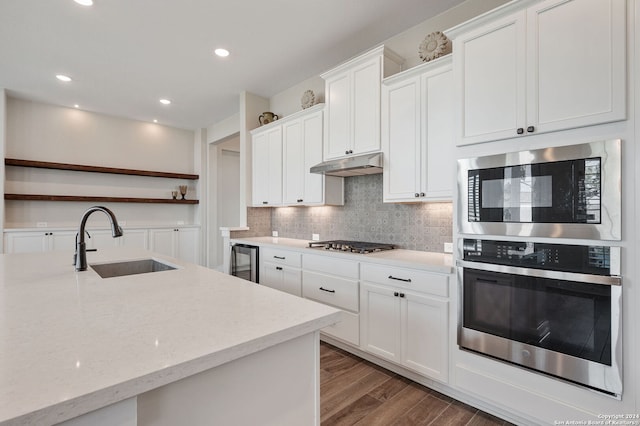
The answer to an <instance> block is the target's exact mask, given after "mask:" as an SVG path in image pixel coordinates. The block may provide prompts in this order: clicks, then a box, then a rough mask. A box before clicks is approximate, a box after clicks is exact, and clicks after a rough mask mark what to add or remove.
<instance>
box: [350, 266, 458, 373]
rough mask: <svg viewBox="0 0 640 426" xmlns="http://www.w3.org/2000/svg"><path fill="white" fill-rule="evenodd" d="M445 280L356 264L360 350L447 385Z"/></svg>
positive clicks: (446, 289) (411, 271)
mask: <svg viewBox="0 0 640 426" xmlns="http://www.w3.org/2000/svg"><path fill="white" fill-rule="evenodd" d="M447 296H448V276H446V275H442V274H434V273H428V272H424V271H419V270H412V269H408V268H395V267H386V266H380V265H373V264H362V265H361V283H360V303H361V310H360V331H361V348H362V349H363V350H365V351H367V352H370V353H372V354H375V355H377V356H379V357H381V358H384V359H387V360H389V361H392V362H394V363H397V364H399V365H402V366H403V367H406V368H408V369H411V370H413V371H415V372H417V373H420V374H422V375H424V376H426V377H429V378H432V379H435V380H439V381H442V382H447V381H448V368H449V364H448V344H449V339H448V335H449V331H448V327H449V300H448V298H447Z"/></svg>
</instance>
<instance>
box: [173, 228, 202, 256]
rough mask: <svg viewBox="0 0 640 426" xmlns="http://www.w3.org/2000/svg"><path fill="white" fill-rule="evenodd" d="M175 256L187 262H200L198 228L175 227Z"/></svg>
mask: <svg viewBox="0 0 640 426" xmlns="http://www.w3.org/2000/svg"><path fill="white" fill-rule="evenodd" d="M175 237H176V244H175V246H176V248H175V257H177V258H178V259H181V260H184V261H185V262H189V263H196V264H199V263H200V229H198V228H177V231H176V236H175Z"/></svg>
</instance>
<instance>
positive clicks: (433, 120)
mask: <svg viewBox="0 0 640 426" xmlns="http://www.w3.org/2000/svg"><path fill="white" fill-rule="evenodd" d="M421 84H422V96H421V99H422V102H423V108H422V110H423V111H424V112H423V114H422V117H423V120H424V121H423V132H422V138H423V139H422V172H421V173H422V176H421V179H420V180H421V185H420V186H421V188H422V189H421V191H420V195H421V197H423V198H424V199H426V200H432V201H443V200H452V199H453V188H454V186H455V182H456V161H455V158H454V154H453V149H454V146H455V134H454V132H455V130H454V129H455V127H454V114H455V111H454V104H455V103H454V97H453V71H452V70H451V68H450V66H446V67H444V68H443V69H440V70H437V71H434V72H431V73H429V74H428V75H425V76H423V77H422V80H421ZM422 193H424V194H425V195H424V196H423V195H422Z"/></svg>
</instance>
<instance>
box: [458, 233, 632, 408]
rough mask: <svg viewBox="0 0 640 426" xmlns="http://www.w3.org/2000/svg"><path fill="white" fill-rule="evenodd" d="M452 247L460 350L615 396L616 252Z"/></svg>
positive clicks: (618, 380) (618, 381) (472, 244)
mask: <svg viewBox="0 0 640 426" xmlns="http://www.w3.org/2000/svg"><path fill="white" fill-rule="evenodd" d="M460 241H461V247H459V248H458V249H459V252H460V254H461V256H460V259H459V260H458V261H457V267H458V268H457V273H458V283H459V285H460V286H461V289H460V290H461V293H460V294H461V295H462V297H461V303H460V312H459V316H460V318H459V323H458V345H459V346H460V347H461V348H463V349H467V350H471V351H474V352H477V353H480V354H484V355H488V356H491V357H495V358H498V359H500V360H504V361H508V362H511V363H514V364H517V365H519V366H522V367H526V368H530V369H533V370H537V371H540V372H544V373H546V374H550V375H553V376H556V377H559V378H562V379H565V380H569V381H571V382H575V383H578V384H581V385H584V386H588V387H590V388H593V389H596V390H599V391H602V392H605V393H607V394H609V395H612V396H614V397H618V398H619V397H620V395H621V394H622V340H621V339H622V330H621V326H622V315H621V307H622V300H621V297H622V285H621V284H622V280H621V278H620V276H619V274H620V248H619V247H607V246H599V245H595V246H591V245H562V244H551V243H537V242H523V241H497V240H485V239H463V240H460Z"/></svg>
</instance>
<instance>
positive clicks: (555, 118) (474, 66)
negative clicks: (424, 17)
mask: <svg viewBox="0 0 640 426" xmlns="http://www.w3.org/2000/svg"><path fill="white" fill-rule="evenodd" d="M625 10H626V6H625V1H624V0H569V1H567V0H546V1H541V2H539V3H535V4H534V5H533V6H531V7H529V8H527V9H524V10H523V9H522V7H521V6H519V5H518V4H517V3H516V4H510V5H508V6H506V7H502V8H499V9H497V10H496V11H495V12H494V13H489V14H486V15H482V16H481V17H479V18H478V19H474V20H471V21H469V22H468V23H465V24H462V25H461V26H459V27H456V28H454V29H452V30H449V31H447V35H448V36H449V37H450V38H452V39H453V52H454V53H453V57H454V78H455V85H456V90H457V98H459V99H460V100H461V105H460V109H459V110H458V111H457V114H458V124H459V126H457V127H458V128H459V129H460V130H459V132H460V133H459V134H458V135H457V136H458V138H457V139H458V140H457V142H458V144H461V145H462V144H471V143H477V142H486V141H491V140H498V139H506V138H514V137H518V136H521V135H530V134H536V133H544V132H551V131H557V130H563V129H569V128H575V127H582V126H587V125H594V124H601V123H606V122H611V121H617V120H624V119H625V118H626V59H625V55H626V31H625V28H626V16H625Z"/></svg>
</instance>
